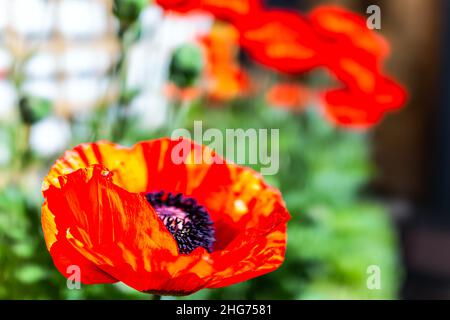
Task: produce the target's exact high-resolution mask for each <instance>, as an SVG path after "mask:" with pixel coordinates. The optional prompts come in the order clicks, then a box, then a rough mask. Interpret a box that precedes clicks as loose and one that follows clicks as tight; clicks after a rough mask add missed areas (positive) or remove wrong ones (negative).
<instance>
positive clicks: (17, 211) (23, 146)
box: [0, 0, 450, 299]
mask: <svg viewBox="0 0 450 320" xmlns="http://www.w3.org/2000/svg"><path fill="white" fill-rule="evenodd" d="M137 2H140V3H145V6H143V7H142V11H138V12H135V11H133V10H131V11H129V10H128V9H127V8H120V6H118V3H122V5H123V4H124V3H127V1H118V2H116V7H115V8H116V10H117V9H118V8H119V9H120V10H122V11H120V13H121V14H122V16H120V15H119V16H120V17H121V19H122V24H121V25H122V26H123V25H124V24H123V21H126V19H131V20H133V19H137V22H136V23H135V24H133V25H132V26H131V27H130V28H129V29H128V31H129V32H126V33H123V32H122V31H123V30H122V29H121V28H119V27H118V26H119V24H118V19H117V15H118V13H117V11H115V10H114V3H113V2H112V1H108V0H48V1H45V0H14V1H10V0H0V298H3V299H88V298H94V299H109V298H120V299H122V298H123V299H129V298H138V299H147V298H148V296H147V295H145V294H140V293H138V292H135V291H134V290H132V289H130V288H128V287H126V286H125V285H122V284H117V285H96V286H83V287H82V290H69V289H68V288H67V286H66V279H65V278H64V277H62V276H61V275H60V274H59V273H58V272H57V271H56V269H55V268H54V267H53V264H52V261H51V258H50V255H49V254H48V252H47V250H46V248H45V244H44V240H43V236H42V231H41V227H40V205H41V203H42V196H41V193H40V187H41V181H42V180H43V177H44V176H45V175H46V173H47V172H48V170H49V167H50V166H51V164H52V163H53V162H54V161H55V159H56V158H57V157H58V156H59V155H61V153H62V152H63V151H64V150H66V149H68V148H70V147H72V146H75V145H76V144H78V143H81V142H86V141H94V140H97V139H109V140H113V141H115V142H119V143H122V144H124V145H132V144H133V143H135V142H136V141H139V140H142V139H150V138H156V137H160V136H162V135H167V134H169V133H170V130H171V129H173V128H177V127H186V128H191V127H192V125H193V121H194V120H202V121H203V123H204V127H205V128H206V127H213V128H219V129H222V130H224V129H226V128H279V129H280V171H279V173H278V174H277V175H275V176H270V177H267V180H268V181H269V182H270V183H271V184H273V185H275V186H277V187H278V188H280V190H281V191H282V193H283V196H284V198H285V200H286V203H287V205H288V208H289V210H290V212H291V214H292V221H291V222H290V223H289V231H288V250H287V253H286V261H285V263H284V264H283V266H282V267H281V268H280V269H279V270H277V271H276V272H273V273H271V274H269V275H266V276H263V277H260V278H258V279H254V280H251V281H248V282H245V283H242V284H238V285H234V286H231V287H228V288H224V289H216V290H203V291H201V292H199V293H197V294H195V295H193V296H189V297H185V298H187V299H191V298H197V299H211V298H215V299H222V298H228V299H245V298H247V299H410V298H438V299H447V298H450V282H449V280H450V252H449V250H448V248H450V224H449V221H450V219H449V217H450V201H449V193H450V166H449V163H450V139H449V137H450V114H449V111H448V104H449V103H450V95H449V93H448V92H449V91H448V89H447V88H446V86H447V83H448V80H449V79H448V75H449V74H450V73H449V70H448V68H449V67H450V65H449V61H447V60H448V57H449V56H450V55H449V54H450V52H449V50H450V47H449V45H450V27H449V26H448V25H447V23H446V20H448V19H447V18H448V15H449V14H450V5H449V4H448V3H447V2H446V1H444V0H430V1H423V0H396V1H386V0H385V1H357V2H356V1H351V0H347V1H345V0H340V1H302V0H299V1H294V0H293V1H288V0H284V1H283V0H271V1H266V4H267V5H270V6H274V7H289V8H295V9H298V10H305V11H306V10H308V9H310V8H314V7H315V6H318V5H319V4H331V3H332V4H338V5H340V6H343V7H346V8H349V9H352V10H354V11H355V12H359V13H360V14H362V15H365V11H366V8H367V6H368V5H371V4H377V5H379V6H380V7H381V10H382V29H381V30H380V32H381V33H382V34H383V35H384V36H385V37H386V38H387V39H388V41H389V42H390V44H391V48H392V55H391V57H390V58H389V60H388V64H387V66H386V68H387V70H388V72H389V73H390V74H392V75H393V76H395V78H396V79H398V80H399V81H400V82H401V83H403V84H404V85H405V86H406V87H407V89H408V92H409V94H410V97H409V101H408V104H407V106H405V108H403V109H402V110H400V111H399V112H396V113H393V114H389V115H388V116H387V117H386V118H385V119H384V121H382V122H381V123H380V124H379V125H378V126H376V127H375V128H373V129H371V130H368V131H354V130H347V129H345V128H344V129H343V128H336V127H335V126H333V125H332V124H330V123H328V122H327V121H326V120H325V119H324V118H323V117H322V116H321V115H320V114H319V113H318V112H317V111H315V109H314V108H306V107H305V108H304V110H303V109H302V111H301V112H292V111H290V110H284V109H282V108H276V107H273V106H271V104H274V102H273V99H272V100H271V99H267V95H266V91H268V90H269V88H270V86H271V85H272V84H273V83H276V82H277V81H282V82H284V83H286V82H290V81H292V82H294V81H296V80H295V79H292V78H289V77H285V78H283V77H282V76H281V75H279V74H276V73H273V72H269V71H268V70H262V69H261V68H259V67H258V66H256V65H254V64H252V63H251V61H249V59H248V57H246V56H245V55H242V54H238V60H239V62H240V64H241V65H242V66H244V67H245V68H246V69H248V72H249V74H250V75H252V78H253V79H255V78H256V79H257V82H258V90H257V91H256V93H255V92H254V93H253V94H252V95H251V96H245V95H244V96H237V97H232V98H230V97H227V94H228V93H229V92H230V91H233V90H234V89H235V88H234V87H227V86H225V88H224V89H222V90H217V91H216V92H215V94H216V95H218V96H219V98H220V99H217V96H216V97H215V98H214V99H213V98H211V97H209V98H208V97H206V98H205V97H199V94H198V92H197V91H198V90H196V89H195V87H196V85H193V84H198V82H196V81H197V80H196V78H197V77H198V76H199V74H201V73H202V70H204V69H205V68H206V60H205V57H204V54H203V51H202V49H201V48H200V47H199V45H198V43H197V41H196V39H197V38H198V37H199V36H207V35H208V34H210V32H211V29H212V26H213V21H212V19H211V18H210V17H208V16H203V15H189V16H179V15H164V14H163V12H162V10H161V9H160V8H159V7H157V6H156V5H152V4H150V3H148V4H147V1H137ZM124 10H125V11H124ZM127 10H128V11H127ZM114 12H115V14H116V15H114ZM124 12H125V13H126V14H125V13H124ZM217 41H218V46H219V47H220V45H223V46H225V47H227V46H232V45H233V44H234V42H233V37H232V36H231V37H228V36H227V37H225V39H222V38H220V37H219V39H218V40H217ZM220 41H223V42H220ZM123 53H125V54H123ZM124 56H126V58H124ZM316 80H317V79H316ZM319 80H320V79H319ZM191 82H192V83H191ZM219 89H220V88H219ZM224 92H225V94H224ZM223 95H225V96H223ZM308 103H309V102H308ZM180 105H182V106H180ZM187 105H189V108H186V106H187ZM124 106H125V107H124ZM174 106H175V107H174ZM183 107H184V108H185V109H186V110H187V111H186V112H181V115H182V116H180V112H178V113H179V114H178V116H177V117H174V118H173V117H172V113H171V110H172V111H173V108H178V109H181V108H183ZM178 111H179V110H178ZM256 169H257V166H256ZM371 265H377V266H379V267H380V269H381V272H382V273H381V279H382V287H381V289H380V290H369V289H368V288H367V284H366V281H367V277H368V274H367V268H368V267H369V266H371Z"/></svg>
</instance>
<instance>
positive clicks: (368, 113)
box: [324, 77, 406, 128]
mask: <svg viewBox="0 0 450 320" xmlns="http://www.w3.org/2000/svg"><path fill="white" fill-rule="evenodd" d="M405 101H406V91H405V90H404V89H403V88H402V87H401V86H399V85H398V84H397V83H396V82H394V81H393V80H391V79H389V78H381V77H380V78H378V79H377V84H376V89H375V91H374V92H373V93H371V94H367V93H364V92H362V91H355V90H350V89H348V88H347V89H337V90H332V91H328V92H326V93H325V95H324V102H325V106H324V111H325V114H326V116H327V117H328V118H329V119H330V120H331V121H332V122H333V123H336V124H338V125H341V126H345V127H350V128H368V127H371V126H373V125H374V124H376V123H378V122H379V121H380V120H381V118H382V117H383V115H384V114H385V113H386V112H388V111H394V110H397V109H399V108H400V107H401V106H402V105H403V104H404V103H405Z"/></svg>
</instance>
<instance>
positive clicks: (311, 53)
mask: <svg viewBox="0 0 450 320" xmlns="http://www.w3.org/2000/svg"><path fill="white" fill-rule="evenodd" d="M236 26H237V28H238V29H239V31H240V33H241V41H240V42H241V46H242V47H243V48H244V49H245V50H246V51H247V52H248V53H249V54H250V56H252V57H253V59H255V60H256V61H257V62H259V63H261V64H263V65H264V66H266V67H269V68H272V69H275V70H277V71H280V72H285V73H289V74H296V73H301V72H305V71H308V70H311V69H312V68H315V67H317V66H319V65H321V56H320V55H321V52H322V51H321V50H320V49H321V45H322V42H321V41H320V39H319V38H318V37H317V34H316V32H315V31H314V29H313V28H312V27H311V25H310V23H309V22H308V21H307V20H306V19H305V18H303V17H302V16H301V15H299V14H297V13H295V12H290V11H286V10H267V11H262V12H260V13H259V14H257V15H252V16H249V17H248V18H247V19H243V20H241V21H240V23H239V24H237V25H236Z"/></svg>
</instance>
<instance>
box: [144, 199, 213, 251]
mask: <svg viewBox="0 0 450 320" xmlns="http://www.w3.org/2000/svg"><path fill="white" fill-rule="evenodd" d="M145 196H146V199H147V201H148V202H149V203H150V204H151V205H152V207H153V208H154V209H155V211H156V213H157V214H158V217H159V218H160V219H161V220H162V222H163V223H164V225H165V226H166V228H167V230H169V232H170V233H171V234H172V236H173V237H174V238H175V240H176V241H177V244H178V249H179V251H180V253H183V254H189V253H191V252H192V251H194V250H195V249H196V248H197V247H203V248H205V249H206V250H207V251H208V252H212V249H213V244H214V241H215V238H214V228H213V223H212V221H211V218H210V217H209V214H208V211H207V210H206V209H205V207H204V206H202V205H199V204H198V203H197V201H196V200H195V199H193V198H190V197H186V196H183V195H182V194H181V193H178V194H173V193H170V192H169V193H165V192H164V191H160V192H150V193H147V194H146V195H145Z"/></svg>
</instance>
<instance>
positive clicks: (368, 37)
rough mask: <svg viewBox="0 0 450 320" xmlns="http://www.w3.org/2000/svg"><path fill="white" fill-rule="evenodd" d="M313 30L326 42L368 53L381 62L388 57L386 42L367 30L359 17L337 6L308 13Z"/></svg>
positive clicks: (363, 21)
mask: <svg viewBox="0 0 450 320" xmlns="http://www.w3.org/2000/svg"><path fill="white" fill-rule="evenodd" d="M309 18H310V21H311V24H312V26H313V27H314V29H315V30H316V31H317V32H318V33H319V34H320V35H321V37H323V38H324V39H325V40H326V41H328V42H331V43H334V44H341V45H344V47H346V48H349V47H352V49H351V50H353V51H360V52H361V54H363V53H369V54H370V55H373V56H374V57H376V58H377V59H380V60H382V59H383V58H385V57H387V56H388V55H389V51H390V48H389V44H388V42H387V41H386V40H385V39H384V38H383V37H382V36H381V35H379V34H378V33H376V32H375V31H373V30H370V29H369V28H367V23H366V19H365V18H364V17H362V16H361V15H358V14H356V13H354V12H351V11H348V10H346V9H344V8H341V7H338V6H320V7H317V8H315V9H314V10H313V11H311V12H310V13H309Z"/></svg>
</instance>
